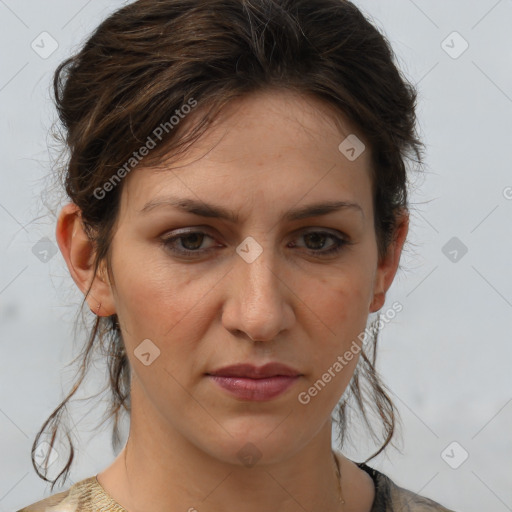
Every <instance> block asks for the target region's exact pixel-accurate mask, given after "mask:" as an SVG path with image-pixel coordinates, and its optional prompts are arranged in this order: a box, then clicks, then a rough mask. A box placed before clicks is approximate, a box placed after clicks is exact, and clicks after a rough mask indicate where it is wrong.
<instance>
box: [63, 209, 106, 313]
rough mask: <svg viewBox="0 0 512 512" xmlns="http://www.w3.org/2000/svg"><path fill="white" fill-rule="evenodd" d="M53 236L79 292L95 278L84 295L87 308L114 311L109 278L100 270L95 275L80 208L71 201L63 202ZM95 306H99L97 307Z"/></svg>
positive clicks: (90, 246)
mask: <svg viewBox="0 0 512 512" xmlns="http://www.w3.org/2000/svg"><path fill="white" fill-rule="evenodd" d="M55 235H56V239H57V243H58V245H59V248H60V251H61V253H62V255H63V257H64V259H65V261H66V264H67V267H68V269H69V273H70V274H71V277H72V278H73V281H75V283H76V285H77V286H78V288H79V289H80V290H81V291H82V293H84V294H85V293H86V292H87V290H88V288H89V285H90V283H91V281H92V280H93V279H94V282H93V285H92V287H91V291H90V292H89V295H88V296H87V301H88V303H89V308H90V309H91V311H93V312H94V313H95V314H98V315H99V316H110V315H112V314H114V313H115V307H114V301H113V297H112V290H111V286H110V283H109V282H108V279H105V277H104V275H103V274H102V272H100V269H98V274H97V275H96V276H95V275H94V255H95V253H94V245H93V243H92V242H91V240H90V239H89V237H88V236H87V233H86V232H85V230H84V227H83V223H82V219H81V215H80V209H79V207H78V206H77V205H76V204H74V203H69V204H67V205H65V206H64V207H63V208H62V210H61V212H60V214H59V218H58V220H57V227H56V232H55ZM98 305H101V307H100V309H99V310H98Z"/></svg>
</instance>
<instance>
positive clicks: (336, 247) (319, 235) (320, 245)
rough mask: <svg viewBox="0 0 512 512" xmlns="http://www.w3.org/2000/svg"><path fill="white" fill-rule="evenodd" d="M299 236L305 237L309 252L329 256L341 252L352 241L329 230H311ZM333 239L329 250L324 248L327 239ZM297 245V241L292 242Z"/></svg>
mask: <svg viewBox="0 0 512 512" xmlns="http://www.w3.org/2000/svg"><path fill="white" fill-rule="evenodd" d="M299 238H303V239H304V241H305V242H306V244H305V245H306V246H309V247H307V252H309V253H310V254H314V255H316V256H329V255H333V254H336V253H338V252H340V251H341V250H342V249H343V248H344V246H345V245H349V244H350V242H349V241H348V240H347V239H346V238H341V237H339V236H336V235H334V234H333V233H330V232H328V231H309V232H307V233H304V234H303V235H301V236H300V237H299ZM329 239H330V240H331V244H330V246H329V248H328V249H327V250H324V247H325V245H326V240H329ZM292 244H293V246H296V244H295V243H292Z"/></svg>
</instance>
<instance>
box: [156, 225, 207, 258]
mask: <svg viewBox="0 0 512 512" xmlns="http://www.w3.org/2000/svg"><path fill="white" fill-rule="evenodd" d="M205 238H210V239H211V240H213V238H212V237H211V236H209V235H208V234H207V233H204V232H203V231H188V232H185V233H182V234H181V235H174V236H167V237H164V238H162V244H163V245H164V246H165V247H166V248H167V249H169V250H170V251H172V252H174V253H176V254H178V255H185V256H196V255H200V254H204V253H205V252H207V251H210V250H212V249H213V247H209V248H206V249H204V248H201V246H202V245H203V242H204V240H205Z"/></svg>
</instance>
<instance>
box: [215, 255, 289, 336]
mask: <svg viewBox="0 0 512 512" xmlns="http://www.w3.org/2000/svg"><path fill="white" fill-rule="evenodd" d="M233 265H234V268H233V269H232V271H231V272H230V273H229V274H228V276H227V277H228V280H229V285H228V288H229V291H228V296H227V298H226V301H225V303H224V307H223V312H222V323H223V326H224V327H225V328H226V329H227V330H229V331H230V332H232V333H233V334H235V335H238V336H240V333H243V334H245V335H246V336H248V337H249V338H250V339H251V340H252V341H272V340H274V339H276V338H277V337H278V335H279V333H280V332H281V331H283V330H286V329H289V328H290V327H291V326H292V324H293V322H294V321H295V314H294V312H293V305H292V303H291V302H290V301H291V300H292V298H293V292H292V291H291V289H290V286H291V284H290V283H287V282H286V277H285V276H283V275H280V271H281V273H282V267H281V266H280V265H278V264H277V262H276V258H274V256H273V254H272V251H271V250H270V249H264V250H263V252H262V253H261V254H260V255H259V256H258V257H257V258H256V259H255V260H254V261H252V262H250V263H249V262H247V261H245V260H244V259H243V258H242V257H240V256H239V255H238V254H236V256H235V258H234V263H233ZM288 279H289V278H288Z"/></svg>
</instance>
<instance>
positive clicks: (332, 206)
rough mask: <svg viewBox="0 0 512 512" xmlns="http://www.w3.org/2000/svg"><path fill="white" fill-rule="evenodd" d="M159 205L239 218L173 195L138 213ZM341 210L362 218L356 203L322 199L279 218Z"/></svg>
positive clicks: (286, 219) (223, 217) (216, 206)
mask: <svg viewBox="0 0 512 512" xmlns="http://www.w3.org/2000/svg"><path fill="white" fill-rule="evenodd" d="M161 207H168V208H169V207H174V208H178V209H180V210H182V211H185V212H188V213H192V214H194V215H198V216H200V217H208V218H218V219H224V220H228V221H230V222H232V223H234V224H236V223H237V222H238V220H239V216H238V214H237V213H236V212H234V211H231V210H228V209H226V208H224V207H222V206H218V205H214V204H207V203H205V202H203V201H197V200H195V199H190V198H180V197H174V196H170V197H164V198H155V199H152V200H151V201H149V202H147V203H146V204H145V205H144V207H143V208H142V209H141V210H139V213H142V214H145V213H148V212H150V211H152V210H154V209H155V208H161ZM341 210H353V211H359V212H360V214H361V215H362V217H363V218H364V211H363V209H362V208H361V206H360V205H359V204H358V203H353V202H349V201H324V202H319V203H314V204H310V205H306V206H301V207H299V208H294V209H292V210H289V211H287V212H285V213H284V214H283V215H282V217H281V220H285V221H294V220H300V219H306V218H309V217H319V216H321V215H328V214H330V213H333V212H337V211H341Z"/></svg>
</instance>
